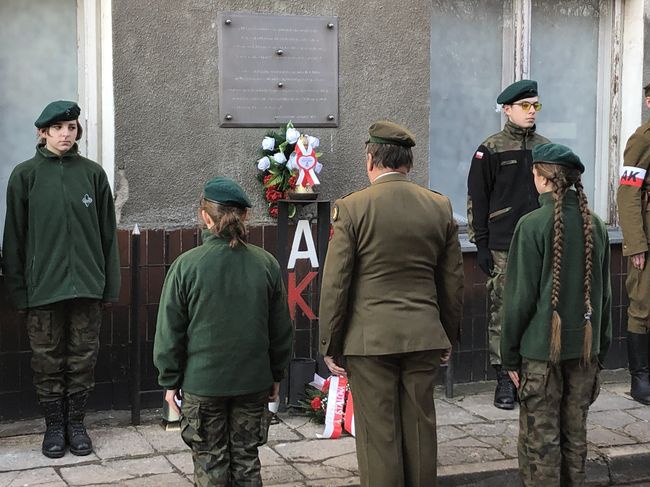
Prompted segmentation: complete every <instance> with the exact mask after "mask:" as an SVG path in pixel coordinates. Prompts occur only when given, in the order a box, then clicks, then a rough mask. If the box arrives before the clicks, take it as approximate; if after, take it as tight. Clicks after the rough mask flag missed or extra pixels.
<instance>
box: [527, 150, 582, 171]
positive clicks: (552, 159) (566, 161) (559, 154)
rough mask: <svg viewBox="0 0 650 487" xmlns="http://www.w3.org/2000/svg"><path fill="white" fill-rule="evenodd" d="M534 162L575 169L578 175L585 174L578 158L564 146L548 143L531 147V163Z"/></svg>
mask: <svg viewBox="0 0 650 487" xmlns="http://www.w3.org/2000/svg"><path fill="white" fill-rule="evenodd" d="M536 162H544V163H546V164H559V165H560V166H565V167H568V168H571V169H577V170H578V171H580V174H582V173H583V172H585V166H584V165H583V164H582V162H580V158H579V157H578V156H577V155H575V154H574V153H573V151H572V150H571V149H569V148H568V147H567V146H566V145H562V144H553V143H548V144H539V145H536V146H535V147H533V163H536Z"/></svg>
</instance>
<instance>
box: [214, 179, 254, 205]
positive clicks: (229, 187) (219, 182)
mask: <svg viewBox="0 0 650 487" xmlns="http://www.w3.org/2000/svg"><path fill="white" fill-rule="evenodd" d="M203 196H204V197H205V199H206V200H210V201H214V202H215V203H221V204H222V205H226V206H239V207H242V208H250V207H251V202H250V201H249V199H248V196H246V193H245V192H244V190H243V189H242V187H241V186H240V185H239V184H237V183H236V182H235V181H233V180H232V179H230V178H224V177H223V176H217V177H216V178H213V179H210V181H208V182H207V183H205V186H204V187H203Z"/></svg>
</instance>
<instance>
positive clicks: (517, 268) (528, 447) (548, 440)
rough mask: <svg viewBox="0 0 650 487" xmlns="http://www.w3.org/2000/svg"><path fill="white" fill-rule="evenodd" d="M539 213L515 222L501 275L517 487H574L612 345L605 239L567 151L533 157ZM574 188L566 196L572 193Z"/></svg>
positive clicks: (579, 167) (540, 151)
mask: <svg viewBox="0 0 650 487" xmlns="http://www.w3.org/2000/svg"><path fill="white" fill-rule="evenodd" d="M533 161H534V166H533V174H534V181H535V186H536V188H537V191H538V192H539V193H540V196H539V201H540V204H541V207H540V208H538V209H537V210H534V211H532V212H530V213H528V214H527V215H525V216H524V217H522V218H521V220H519V223H518V224H517V228H516V229H515V233H514V236H513V238H512V244H511V246H510V258H509V260H508V269H507V272H506V286H505V294H504V296H505V300H504V310H503V311H504V313H503V329H502V335H501V357H502V359H503V368H504V370H507V371H508V373H509V374H510V377H511V378H512V379H513V381H514V383H515V385H516V386H517V388H518V390H519V402H520V409H519V444H518V448H517V450H518V456H519V473H520V476H521V480H522V482H523V484H524V486H525V487H539V486H545V485H547V486H560V485H567V486H569V485H570V486H576V487H577V486H582V485H584V483H585V461H586V459H587V414H588V412H589V406H590V405H591V404H592V403H593V402H594V401H595V400H596V398H597V396H598V393H599V391H600V383H599V380H598V376H599V371H600V369H601V368H602V364H603V363H604V362H605V356H606V354H607V351H608V349H609V345H610V342H611V338H612V320H611V290H610V276H609V274H610V271H609V239H608V237H607V228H606V227H605V224H604V223H603V222H602V220H600V218H598V217H597V216H596V215H594V214H592V213H591V212H590V211H589V205H588V202H587V197H586V195H585V193H584V188H583V186H582V182H581V179H580V175H581V174H582V173H583V172H584V170H585V167H584V165H583V164H582V162H581V161H580V158H579V157H578V156H577V155H576V154H574V153H573V152H572V151H571V149H569V148H568V147H566V146H564V145H560V144H541V145H538V146H535V148H534V149H533ZM572 187H573V188H575V190H573V189H572Z"/></svg>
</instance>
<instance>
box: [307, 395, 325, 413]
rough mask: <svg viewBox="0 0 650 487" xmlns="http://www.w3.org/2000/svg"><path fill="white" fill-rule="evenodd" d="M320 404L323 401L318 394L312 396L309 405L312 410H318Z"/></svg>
mask: <svg viewBox="0 0 650 487" xmlns="http://www.w3.org/2000/svg"><path fill="white" fill-rule="evenodd" d="M322 405H323V401H321V399H320V397H318V396H316V397H315V398H313V399H312V400H311V403H310V406H311V408H312V409H313V410H314V411H318V410H319V409H320V408H321V406H322Z"/></svg>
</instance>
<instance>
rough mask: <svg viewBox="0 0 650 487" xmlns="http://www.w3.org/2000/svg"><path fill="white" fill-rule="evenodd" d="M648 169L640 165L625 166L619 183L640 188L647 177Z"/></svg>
mask: <svg viewBox="0 0 650 487" xmlns="http://www.w3.org/2000/svg"><path fill="white" fill-rule="evenodd" d="M645 175H646V170H645V169H643V168H640V167H634V166H623V168H622V169H621V180H620V182H619V184H621V185H624V186H634V187H635V188H640V187H641V185H642V184H643V180H644V179H645Z"/></svg>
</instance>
